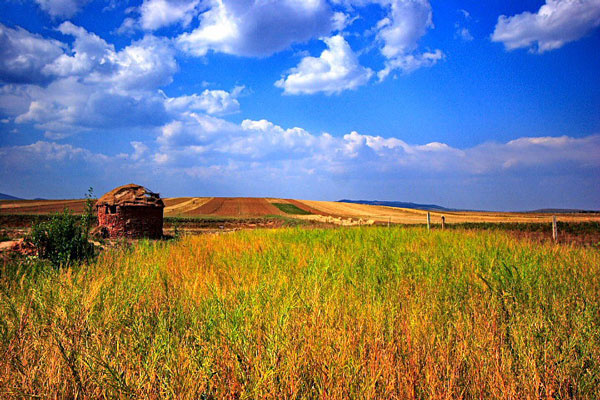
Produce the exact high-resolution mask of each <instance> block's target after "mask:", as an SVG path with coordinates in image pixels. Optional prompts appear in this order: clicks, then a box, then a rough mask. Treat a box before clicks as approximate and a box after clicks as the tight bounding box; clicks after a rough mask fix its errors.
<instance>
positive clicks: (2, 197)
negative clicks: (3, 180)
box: [0, 193, 23, 200]
mask: <svg viewBox="0 0 600 400" xmlns="http://www.w3.org/2000/svg"><path fill="white" fill-rule="evenodd" d="M0 200H23V199H21V198H19V197H15V196H11V195H10V194H4V193H0Z"/></svg>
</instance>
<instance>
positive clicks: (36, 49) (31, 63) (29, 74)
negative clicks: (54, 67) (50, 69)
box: [0, 24, 65, 83]
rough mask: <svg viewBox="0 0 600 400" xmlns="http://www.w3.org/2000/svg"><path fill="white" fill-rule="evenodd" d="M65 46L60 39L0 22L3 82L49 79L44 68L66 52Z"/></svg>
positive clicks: (40, 81)
mask: <svg viewBox="0 0 600 400" xmlns="http://www.w3.org/2000/svg"><path fill="white" fill-rule="evenodd" d="M64 47H65V46H64V45H63V44H62V43H61V42H59V41H57V40H53V39H45V38H43V37H42V36H40V35H37V34H33V33H30V32H28V31H26V30H25V29H23V28H21V27H15V28H9V27H7V26H6V25H3V24H0V82H4V83H44V82H47V81H49V79H50V77H49V76H48V74H46V73H44V72H43V69H44V67H45V66H46V65H48V64H49V63H52V62H53V61H54V60H56V59H57V58H58V57H60V56H61V55H62V54H63V52H64Z"/></svg>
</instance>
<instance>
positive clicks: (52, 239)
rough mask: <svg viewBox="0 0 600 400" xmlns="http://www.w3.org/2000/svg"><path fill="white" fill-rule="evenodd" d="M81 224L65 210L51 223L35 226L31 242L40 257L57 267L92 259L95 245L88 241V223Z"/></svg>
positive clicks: (54, 216)
mask: <svg viewBox="0 0 600 400" xmlns="http://www.w3.org/2000/svg"><path fill="white" fill-rule="evenodd" d="M81 222H82V223H80V218H79V217H76V216H74V215H73V214H71V212H70V211H69V210H68V209H66V208H65V210H64V211H63V212H62V213H57V214H55V215H53V216H52V218H50V220H49V221H45V222H40V223H37V224H35V225H34V226H33V228H32V229H31V234H30V240H31V242H32V243H33V244H34V246H35V247H36V249H37V251H38V256H39V257H40V258H43V259H47V260H50V262H52V264H53V265H54V266H56V267H59V266H61V265H66V264H70V263H72V262H78V261H81V260H85V259H88V258H91V257H92V256H93V255H94V245H93V244H92V243H90V242H89V241H88V229H87V228H88V227H87V226H86V221H85V220H84V221H81Z"/></svg>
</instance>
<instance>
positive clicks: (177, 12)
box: [139, 0, 200, 30]
mask: <svg viewBox="0 0 600 400" xmlns="http://www.w3.org/2000/svg"><path fill="white" fill-rule="evenodd" d="M199 3H200V0H144V2H143V3H142V5H141V6H140V9H139V12H140V14H141V16H140V24H141V26H142V28H143V29H145V30H156V29H159V28H162V27H165V26H169V25H172V24H174V23H180V24H181V25H182V26H184V27H185V26H188V25H189V24H190V22H191V21H192V18H194V16H195V15H196V14H197V13H198V10H197V7H198V5H199Z"/></svg>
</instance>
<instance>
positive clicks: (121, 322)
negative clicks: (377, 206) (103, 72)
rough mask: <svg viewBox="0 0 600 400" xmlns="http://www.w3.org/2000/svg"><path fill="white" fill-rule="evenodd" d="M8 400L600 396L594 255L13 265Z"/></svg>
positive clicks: (220, 253)
mask: <svg viewBox="0 0 600 400" xmlns="http://www.w3.org/2000/svg"><path fill="white" fill-rule="evenodd" d="M0 289H1V290H0V296H1V300H2V301H1V302H0V315H1V316H2V319H1V323H0V353H1V354H2V357H1V358H0V397H2V398H28V397H36V396H39V397H43V398H125V397H129V398H148V399H158V398H177V399H245V398H253V399H254V398H273V399H281V398H294V399H297V398H315V399H316V398H327V399H347V398H356V399H382V398H385V399H388V398H389V399H394V398H395V399H413V398H419V399H423V398H431V399H482V398H485V399H517V398H519V399H521V398H523V399H526V398H530V399H539V398H580V399H597V398H599V397H600V253H599V252H598V250H597V249H593V248H572V247H565V246H558V245H550V244H542V245H540V244H535V243H532V242H527V241H515V240H513V239H512V238H511V237H510V236H508V235H506V234H504V233H501V232H483V233H482V232H479V233H478V232H473V231H433V232H429V233H428V232H427V231H426V230H424V229H422V228H407V229H401V228H391V229H387V228H356V229H335V230H334V229H332V230H315V229H312V230H301V229H285V230H268V231H266V230H258V231H244V232H236V233H233V234H222V235H203V236H195V237H185V238H183V239H182V240H181V241H175V242H170V243H164V242H146V241H142V242H140V243H139V244H137V245H136V246H134V247H131V248H128V247H121V248H118V249H114V250H111V251H107V252H105V253H103V254H101V255H100V257H99V258H98V260H97V261H95V262H93V263H91V264H89V265H83V266H81V267H73V268H64V269H60V270H52V269H50V270H48V269H47V268H43V267H42V266H40V265H38V264H37V263H31V262H28V261H19V262H13V263H9V262H5V263H4V265H3V266H2V269H1V275H0Z"/></svg>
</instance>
